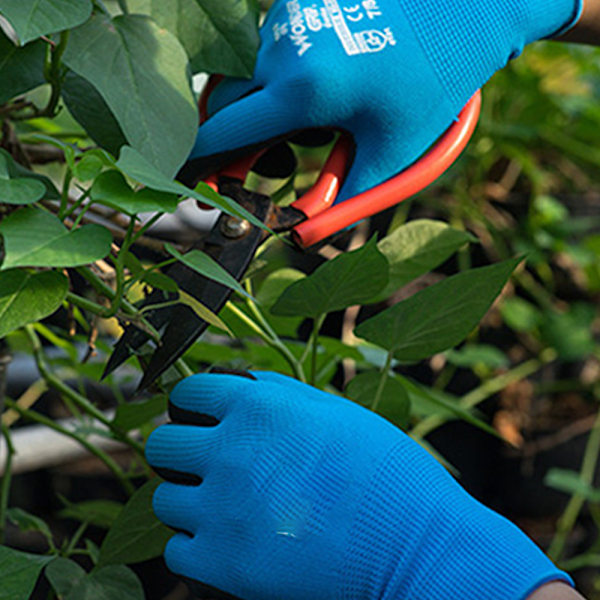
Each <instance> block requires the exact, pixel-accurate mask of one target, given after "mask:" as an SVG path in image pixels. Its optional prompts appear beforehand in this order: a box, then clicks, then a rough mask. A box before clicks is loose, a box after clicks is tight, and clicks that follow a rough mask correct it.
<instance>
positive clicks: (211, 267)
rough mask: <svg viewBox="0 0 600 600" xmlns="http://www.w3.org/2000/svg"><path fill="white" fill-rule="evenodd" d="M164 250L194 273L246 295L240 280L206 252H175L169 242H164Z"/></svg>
mask: <svg viewBox="0 0 600 600" xmlns="http://www.w3.org/2000/svg"><path fill="white" fill-rule="evenodd" d="M165 250H166V251H167V252H168V253H169V254H170V255H171V256H173V257H175V258H176V259H177V260H178V261H180V262H182V263H183V264H184V265H186V266H187V267H189V268H190V269H192V270H193V271H196V273H200V275H203V276H204V277H207V278H208V279H212V280H213V281H216V282H217V283H220V284H221V285H224V286H225V287H228V288H231V289H232V290H235V291H236V292H237V293H238V294H241V295H242V296H248V293H247V292H246V290H245V289H244V288H243V287H242V286H241V285H240V282H239V281H238V280H237V279H236V278H235V277H233V275H231V274H230V273H228V272H227V271H226V270H225V269H224V268H223V267H222V266H221V265H220V264H219V263H218V262H216V261H215V260H214V259H213V258H212V257H210V256H209V255H208V254H206V253H204V252H201V251H200V250H190V251H189V252H186V253H185V254H181V252H177V250H175V248H173V246H171V244H165Z"/></svg>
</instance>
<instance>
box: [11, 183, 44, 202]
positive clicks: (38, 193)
mask: <svg viewBox="0 0 600 600" xmlns="http://www.w3.org/2000/svg"><path fill="white" fill-rule="evenodd" d="M45 192H46V187H45V186H44V184H43V183H41V182H40V181H36V180H35V179H2V178H0V200H2V203H4V204H33V203H34V202H37V201H38V200H40V199H41V198H42V197H43V195H44V193H45Z"/></svg>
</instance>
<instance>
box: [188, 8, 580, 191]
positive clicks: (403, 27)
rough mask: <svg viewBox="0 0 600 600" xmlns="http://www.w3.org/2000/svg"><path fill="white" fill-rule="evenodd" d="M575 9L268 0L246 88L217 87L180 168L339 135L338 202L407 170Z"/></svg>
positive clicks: (233, 82)
mask: <svg viewBox="0 0 600 600" xmlns="http://www.w3.org/2000/svg"><path fill="white" fill-rule="evenodd" d="M582 4H583V0H323V1H322V2H315V1H314V0H291V1H288V0H275V3H274V4H273V6H272V8H271V9H270V10H269V13H268V15H267V18H266V21H265V23H264V25H263V27H262V30H261V37H262V46H261V48H260V51H259V54H258V60H257V64H256V69H255V73H254V77H253V78H252V79H251V80H249V81H248V80H240V79H227V80H225V81H224V82H223V83H221V84H220V85H219V86H217V88H216V90H215V91H214V92H213V94H212V96H211V98H210V103H209V112H210V113H212V114H213V116H212V117H211V118H210V119H209V120H208V121H207V122H206V123H205V124H204V125H202V126H201V127H200V129H199V131H198V136H197V139H196V144H195V146H194V149H193V151H192V154H191V156H190V158H191V159H197V158H199V157H207V156H209V155H215V154H219V153H223V152H228V151H231V150H234V149H239V148H241V147H246V146H251V145H254V144H257V143H259V142H264V141H265V140H269V139H274V138H278V137H280V136H282V135H284V134H287V133H289V132H292V131H295V130H300V129H304V128H313V127H334V128H336V129H342V130H346V131H348V132H350V133H351V134H352V135H353V136H354V140H355V142H356V146H357V148H356V156H355V160H354V164H353V167H352V169H351V171H350V173H349V176H348V179H347V180H346V183H345V185H344V186H343V188H342V190H341V194H340V196H339V198H338V199H339V200H343V199H347V198H349V197H352V196H354V195H356V194H357V193H359V192H363V191H365V190H367V189H370V188H372V187H374V186H375V185H378V184H380V183H382V182H383V181H385V180H387V179H389V178H390V177H392V176H394V175H396V174H397V173H399V172H400V171H402V170H403V169H404V168H405V167H407V166H408V165H410V164H411V163H412V162H414V161H415V160H416V159H417V158H418V157H419V156H420V155H421V154H423V153H424V151H425V150H426V149H427V148H428V147H429V146H430V145H431V144H432V143H433V142H434V141H435V140H436V139H437V138H438V137H439V136H440V135H441V134H442V133H443V132H444V131H445V130H446V129H447V128H448V126H449V125H450V124H451V123H452V121H453V119H455V118H456V116H457V115H458V113H459V112H460V110H461V109H462V107H463V106H464V105H465V104H466V103H467V101H468V100H469V98H470V97H471V96H472V95H473V94H474V93H475V91H476V90H477V89H478V88H479V87H481V86H482V85H483V84H484V83H485V82H486V81H487V80H488V79H489V77H490V76H491V75H492V74H493V73H494V72H495V71H497V70H498V69H500V68H502V67H503V66H504V65H505V64H506V63H507V61H508V60H509V59H510V58H513V57H515V56H517V55H518V54H519V53H520V52H521V50H522V49H523V47H524V46H525V45H526V44H528V43H529V42H533V41H535V40H538V39H541V38H544V37H549V36H552V35H555V34H557V33H559V31H560V32H562V31H565V30H566V29H568V28H569V27H570V26H572V25H573V24H574V23H575V22H576V20H577V18H578V17H579V14H580V12H581V8H582ZM199 162H200V161H195V163H199Z"/></svg>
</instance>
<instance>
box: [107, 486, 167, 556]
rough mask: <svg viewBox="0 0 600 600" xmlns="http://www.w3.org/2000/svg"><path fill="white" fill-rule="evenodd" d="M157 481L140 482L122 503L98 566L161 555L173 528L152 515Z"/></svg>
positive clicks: (108, 534)
mask: <svg viewBox="0 0 600 600" xmlns="http://www.w3.org/2000/svg"><path fill="white" fill-rule="evenodd" d="M159 484H160V481H159V480H158V479H153V480H151V481H149V482H148V483H146V484H145V485H143V486H142V487H141V488H140V489H139V490H137V492H136V493H135V494H134V495H133V496H132V497H131V498H130V499H129V502H128V503H127V504H126V505H125V506H124V507H123V510H122V511H121V513H120V515H119V517H118V518H117V520H116V521H115V522H114V524H113V526H112V527H111V528H110V530H109V532H108V533H107V535H106V537H105V538H104V542H103V543H102V546H101V547H100V558H99V561H98V566H104V565H110V564H120V563H126V564H133V563H138V562H142V561H144V560H149V559H151V558H155V557H157V556H160V555H161V554H162V553H163V550H164V548H165V545H166V543H167V541H168V540H169V538H170V537H171V536H172V535H173V532H172V531H171V530H170V529H168V528H167V527H165V526H164V525H163V524H162V523H161V522H160V521H159V520H158V519H157V518H156V516H155V515H154V511H153V510H152V495H153V494H154V491H155V490H156V488H157V487H158V485H159Z"/></svg>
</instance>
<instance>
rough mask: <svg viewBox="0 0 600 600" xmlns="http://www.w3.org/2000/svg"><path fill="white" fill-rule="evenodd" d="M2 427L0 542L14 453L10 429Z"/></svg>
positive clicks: (2, 534) (2, 533)
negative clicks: (3, 451) (3, 460)
mask: <svg viewBox="0 0 600 600" xmlns="http://www.w3.org/2000/svg"><path fill="white" fill-rule="evenodd" d="M1 427H2V435H3V436H4V439H5V440H6V461H5V462H4V474H3V475H2V481H1V482H0V544H3V543H4V532H5V529H6V511H7V510H8V501H9V496H10V482H11V479H12V457H13V454H14V453H15V448H14V446H13V445H12V440H11V437H10V431H9V429H8V427H7V426H6V425H4V424H2V425H1Z"/></svg>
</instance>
